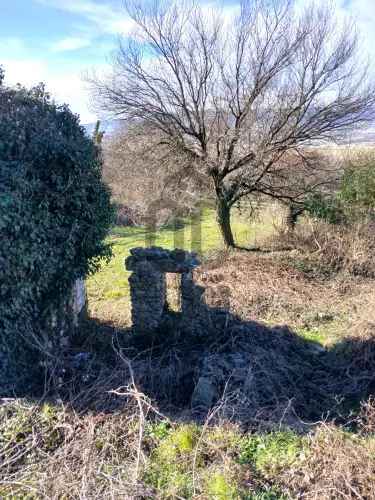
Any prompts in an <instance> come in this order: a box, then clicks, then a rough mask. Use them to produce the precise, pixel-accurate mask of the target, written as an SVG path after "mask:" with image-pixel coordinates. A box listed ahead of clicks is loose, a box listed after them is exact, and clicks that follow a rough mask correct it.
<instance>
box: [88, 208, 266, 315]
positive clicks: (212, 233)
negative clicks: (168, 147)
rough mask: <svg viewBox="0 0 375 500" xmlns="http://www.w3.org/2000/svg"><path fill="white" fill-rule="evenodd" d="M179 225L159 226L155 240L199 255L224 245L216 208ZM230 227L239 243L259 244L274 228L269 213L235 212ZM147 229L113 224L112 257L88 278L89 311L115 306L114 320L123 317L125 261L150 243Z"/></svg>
mask: <svg viewBox="0 0 375 500" xmlns="http://www.w3.org/2000/svg"><path fill="white" fill-rule="evenodd" d="M183 222H184V225H183V224H181V226H183V227H181V228H180V229H177V230H174V228H173V227H171V226H167V227H163V228H159V229H158V230H157V231H156V232H155V234H154V244H155V245H156V246H160V247H163V248H168V249H173V248H183V249H185V250H189V251H198V252H199V253H201V254H202V255H204V254H207V253H208V252H210V251H212V250H216V249H220V248H222V247H223V241H222V237H221V234H220V230H219V227H218V224H217V222H216V216H215V211H214V210H212V209H205V210H203V211H202V215H201V218H200V224H199V222H198V221H193V222H192V223H191V222H190V221H189V220H185V221H183ZM232 228H233V233H234V235H235V239H236V242H237V244H238V245H241V246H251V245H258V244H259V241H261V240H262V239H264V237H266V236H268V235H270V234H271V233H272V231H273V222H272V217H271V216H270V215H269V214H267V217H265V218H263V219H262V220H256V219H249V217H246V216H245V215H241V214H239V213H236V212H235V213H234V214H233V217H232ZM149 239H150V231H149V230H147V229H146V228H145V227H116V228H114V229H113V231H112V234H111V236H110V241H111V243H112V245H113V258H112V260H111V261H110V262H109V263H108V264H104V265H103V266H102V268H101V270H100V271H99V272H98V273H96V274H95V275H94V276H91V277H90V278H89V279H88V280H87V292H88V299H89V307H90V311H91V313H92V314H93V315H94V316H96V317H103V319H108V318H109V316H111V311H112V309H113V308H114V307H116V320H119V321H124V320H125V321H126V319H127V317H128V309H129V285H128V277H129V273H128V272H127V271H126V270H125V266H124V262H125V259H126V257H128V255H129V253H130V249H131V248H134V247H145V246H147V245H148V244H149Z"/></svg>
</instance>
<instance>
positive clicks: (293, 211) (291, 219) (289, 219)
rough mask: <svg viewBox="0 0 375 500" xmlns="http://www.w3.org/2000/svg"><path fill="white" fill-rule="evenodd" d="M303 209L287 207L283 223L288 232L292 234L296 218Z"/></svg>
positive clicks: (293, 206) (292, 206)
mask: <svg viewBox="0 0 375 500" xmlns="http://www.w3.org/2000/svg"><path fill="white" fill-rule="evenodd" d="M302 212H303V209H302V208H301V207H296V206H295V205H288V213H287V216H286V218H285V223H286V226H287V228H288V231H289V232H291V233H293V232H294V230H295V227H296V224H297V221H298V217H299V216H300V215H301V214H302Z"/></svg>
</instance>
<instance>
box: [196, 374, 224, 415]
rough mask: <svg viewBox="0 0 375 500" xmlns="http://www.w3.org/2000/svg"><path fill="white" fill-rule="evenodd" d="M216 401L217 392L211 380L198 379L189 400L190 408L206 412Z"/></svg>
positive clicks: (217, 397) (206, 378) (207, 378)
mask: <svg viewBox="0 0 375 500" xmlns="http://www.w3.org/2000/svg"><path fill="white" fill-rule="evenodd" d="M218 399H219V392H218V390H217V387H216V385H215V383H214V382H213V380H212V379H211V378H209V377H200V378H199V380H198V383H197V385H196V386H195V389H194V392H193V395H192V398H191V406H192V408H193V409H196V410H202V411H203V410H204V411H207V410H209V409H210V408H212V406H213V405H214V404H215V402H216V401H217V400H218Z"/></svg>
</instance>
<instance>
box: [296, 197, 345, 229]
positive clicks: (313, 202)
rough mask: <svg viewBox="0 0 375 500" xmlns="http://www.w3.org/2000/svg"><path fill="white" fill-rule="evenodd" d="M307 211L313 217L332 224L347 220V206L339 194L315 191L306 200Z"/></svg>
mask: <svg viewBox="0 0 375 500" xmlns="http://www.w3.org/2000/svg"><path fill="white" fill-rule="evenodd" d="M305 211H306V212H307V213H308V214H309V215H310V216H311V217H313V218H315V219H320V220H323V221H325V222H328V223H330V224H339V223H342V222H344V221H345V220H346V216H345V207H344V205H343V203H341V201H340V199H339V198H338V196H337V195H335V194H331V195H330V196H323V195H322V194H320V193H315V194H314V195H313V196H311V197H310V198H308V199H307V200H306V202H305Z"/></svg>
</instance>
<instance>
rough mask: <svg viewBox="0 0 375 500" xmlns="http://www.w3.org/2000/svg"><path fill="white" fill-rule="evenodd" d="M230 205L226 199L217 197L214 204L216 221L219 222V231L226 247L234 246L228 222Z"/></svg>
mask: <svg viewBox="0 0 375 500" xmlns="http://www.w3.org/2000/svg"><path fill="white" fill-rule="evenodd" d="M230 209H231V207H230V205H229V204H228V203H227V202H226V200H224V199H222V198H218V200H217V204H216V210H217V222H218V224H219V228H220V232H221V235H222V237H223V240H224V244H225V246H226V247H228V248H234V247H235V243H234V237H233V232H232V227H231V223H230Z"/></svg>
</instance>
